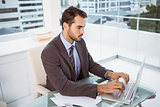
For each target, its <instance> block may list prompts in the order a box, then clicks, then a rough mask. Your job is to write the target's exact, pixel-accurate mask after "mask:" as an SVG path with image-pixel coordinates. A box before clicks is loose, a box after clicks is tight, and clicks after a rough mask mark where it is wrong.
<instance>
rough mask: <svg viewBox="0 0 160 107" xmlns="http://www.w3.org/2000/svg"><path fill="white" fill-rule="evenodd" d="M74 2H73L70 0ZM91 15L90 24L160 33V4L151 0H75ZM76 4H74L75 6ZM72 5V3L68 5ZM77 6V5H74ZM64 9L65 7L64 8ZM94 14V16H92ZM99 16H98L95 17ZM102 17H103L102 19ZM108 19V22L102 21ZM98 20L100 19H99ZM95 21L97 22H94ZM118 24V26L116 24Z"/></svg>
mask: <svg viewBox="0 0 160 107" xmlns="http://www.w3.org/2000/svg"><path fill="white" fill-rule="evenodd" d="M70 1H72V0H70ZM73 1H75V3H77V4H78V5H79V8H80V9H82V10H84V11H85V12H87V14H88V15H89V17H88V18H89V19H88V20H92V21H90V22H88V23H93V24H94V23H96V24H102V25H104V26H105V25H108V24H107V23H112V22H114V24H112V25H113V26H114V25H115V27H117V25H121V27H123V28H127V29H133V30H140V31H147V32H155V33H160V16H159V14H160V13H159V12H160V6H159V4H160V2H159V0H157V2H154V1H151V0H141V1H139V2H137V1H135V0H133V1H131V0H73ZM75 3H74V4H75ZM67 5H68V6H69V5H72V4H71V3H68V4H67ZM74 6H76V5H74ZM62 7H63V6H62ZM92 14H93V15H92ZM95 14H97V16H95ZM100 15H101V17H100ZM104 16H105V17H107V18H108V20H102V19H104V18H102V17H104ZM97 18H98V19H97ZM94 20H95V21H94ZM115 23H117V25H116V24H115Z"/></svg>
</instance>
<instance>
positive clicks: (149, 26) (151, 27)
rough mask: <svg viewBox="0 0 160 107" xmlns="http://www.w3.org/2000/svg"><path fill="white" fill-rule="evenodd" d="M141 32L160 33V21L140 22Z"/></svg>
mask: <svg viewBox="0 0 160 107" xmlns="http://www.w3.org/2000/svg"><path fill="white" fill-rule="evenodd" d="M139 30H142V31H147V32H155V33H160V21H154V20H140V21H139Z"/></svg>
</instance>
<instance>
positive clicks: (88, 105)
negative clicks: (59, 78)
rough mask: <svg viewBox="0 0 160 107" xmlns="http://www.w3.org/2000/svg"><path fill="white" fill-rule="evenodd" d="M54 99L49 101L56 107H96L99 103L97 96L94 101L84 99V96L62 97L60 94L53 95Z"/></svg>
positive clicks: (99, 98)
mask: <svg viewBox="0 0 160 107" xmlns="http://www.w3.org/2000/svg"><path fill="white" fill-rule="evenodd" d="M54 96H55V97H52V98H51V100H52V101H53V102H54V103H55V104H56V105H57V106H66V105H77V106H78V105H79V106H83V107H97V106H96V104H98V103H99V102H100V101H101V97H100V96H97V97H96V99H93V98H90V97H85V96H78V97H77V96H76V97H75V96H64V95H61V94H60V93H56V94H54Z"/></svg>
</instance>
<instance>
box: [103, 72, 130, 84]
mask: <svg viewBox="0 0 160 107" xmlns="http://www.w3.org/2000/svg"><path fill="white" fill-rule="evenodd" d="M106 76H107V77H111V78H112V79H113V80H117V81H118V79H119V78H121V77H122V78H123V79H124V80H125V82H126V84H127V83H128V81H129V75H128V74H125V73H123V72H120V73H118V72H108V73H107V75H106Z"/></svg>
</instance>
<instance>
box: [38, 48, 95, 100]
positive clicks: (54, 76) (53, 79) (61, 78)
mask: <svg viewBox="0 0 160 107" xmlns="http://www.w3.org/2000/svg"><path fill="white" fill-rule="evenodd" d="M58 57H59V55H58V54H56V53H55V49H52V50H49V49H47V50H44V51H43V52H42V55H41V58H42V62H43V65H44V69H45V71H46V74H47V79H48V80H47V82H50V84H51V85H52V86H53V87H54V88H55V89H56V90H57V91H58V92H60V93H61V94H62V95H67V96H88V97H92V98H96V96H97V85H95V84H82V83H76V82H74V81H71V80H69V79H68V78H67V77H66V75H65V74H64V71H63V70H62V68H61V63H60V61H59V58H58Z"/></svg>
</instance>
